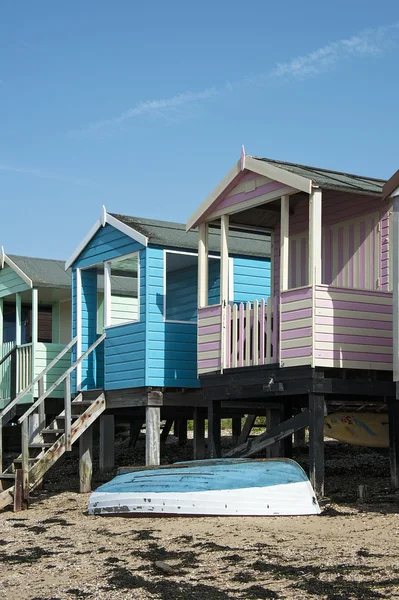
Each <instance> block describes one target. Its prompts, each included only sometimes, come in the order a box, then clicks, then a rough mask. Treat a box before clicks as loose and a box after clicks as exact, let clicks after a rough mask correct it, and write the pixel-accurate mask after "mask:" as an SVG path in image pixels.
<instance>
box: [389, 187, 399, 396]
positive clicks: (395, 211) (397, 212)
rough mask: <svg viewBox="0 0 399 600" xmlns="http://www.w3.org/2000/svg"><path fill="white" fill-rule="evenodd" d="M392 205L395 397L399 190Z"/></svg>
mask: <svg viewBox="0 0 399 600" xmlns="http://www.w3.org/2000/svg"><path fill="white" fill-rule="evenodd" d="M394 194H398V195H394V197H393V205H392V221H391V224H392V243H391V245H390V249H391V248H392V260H390V261H389V269H390V271H391V282H392V292H393V302H392V304H393V314H392V318H393V380H394V381H396V382H397V383H396V397H397V398H398V392H399V389H398V388H399V386H398V382H399V189H397V190H396V192H394Z"/></svg>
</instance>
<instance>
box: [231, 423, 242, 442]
mask: <svg viewBox="0 0 399 600" xmlns="http://www.w3.org/2000/svg"><path fill="white" fill-rule="evenodd" d="M231 434H232V438H233V439H232V442H233V444H237V442H238V440H239V437H240V435H241V417H233V418H232V419H231Z"/></svg>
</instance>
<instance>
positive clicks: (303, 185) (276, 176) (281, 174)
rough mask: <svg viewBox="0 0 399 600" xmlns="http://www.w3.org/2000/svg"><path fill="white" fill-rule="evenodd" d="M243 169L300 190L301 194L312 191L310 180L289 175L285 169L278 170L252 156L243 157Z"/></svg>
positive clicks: (276, 167) (278, 168)
mask: <svg viewBox="0 0 399 600" xmlns="http://www.w3.org/2000/svg"><path fill="white" fill-rule="evenodd" d="M245 168H246V169H248V170H249V171H253V172H254V173H259V174H260V175H263V176H264V177H269V179H273V180H275V181H280V182H281V183H284V184H285V185H289V186H291V187H293V188H295V189H297V190H300V191H301V192H306V193H307V194H310V193H311V191H312V180H311V179H308V178H307V177H302V175H296V174H295V173H291V172H290V171H286V170H285V169H280V167H278V166H275V165H271V164H270V163H267V162H265V161H262V160H258V159H256V158H253V157H252V156H246V157H245Z"/></svg>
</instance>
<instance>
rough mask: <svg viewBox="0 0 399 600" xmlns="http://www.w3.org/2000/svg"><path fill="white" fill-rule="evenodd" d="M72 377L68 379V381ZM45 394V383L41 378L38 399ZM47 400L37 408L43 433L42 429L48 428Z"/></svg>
mask: <svg viewBox="0 0 399 600" xmlns="http://www.w3.org/2000/svg"><path fill="white" fill-rule="evenodd" d="M69 377H70V376H68V377H67V379H68V378H69ZM65 384H66V380H65ZM43 394H44V381H43V377H41V378H40V379H39V381H38V382H37V397H38V398H41V397H42V396H43ZM45 402H46V400H43V402H42V403H41V404H39V406H38V407H37V411H38V417H39V422H38V427H39V431H41V430H42V429H44V428H45V427H46V404H45Z"/></svg>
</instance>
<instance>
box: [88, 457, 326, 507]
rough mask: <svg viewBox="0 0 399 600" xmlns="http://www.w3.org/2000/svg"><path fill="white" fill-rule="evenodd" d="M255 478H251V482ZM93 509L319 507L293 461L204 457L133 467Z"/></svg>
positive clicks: (98, 495)
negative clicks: (166, 465)
mask: <svg viewBox="0 0 399 600" xmlns="http://www.w3.org/2000/svg"><path fill="white" fill-rule="evenodd" d="M251 482H252V483H251ZM88 511H89V514H94V515H111V514H113V515H115V514H119V515H139V514H148V515H150V514H152V515H198V516H211V515H213V516H238V515H241V516H277V515H278V516H289V515H290V516H291V515H311V514H312V515H315V514H319V513H320V508H319V505H318V503H317V500H316V498H315V494H314V492H313V489H312V486H311V484H310V482H309V480H308V479H307V477H306V475H305V473H304V472H303V471H302V469H301V468H300V467H299V465H296V463H294V461H287V460H273V461H267V460H262V461H250V460H248V461H234V460H227V459H226V461H225V463H223V461H216V462H215V461H209V462H208V461H203V463H201V464H200V463H192V466H190V463H180V464H179V465H175V466H173V465H172V466H171V467H170V468H160V469H157V468H154V469H144V470H141V469H137V470H134V469H132V470H131V471H130V472H129V473H126V474H124V475H119V476H117V477H116V478H115V479H114V480H112V481H111V482H109V483H108V484H105V485H103V486H101V487H100V488H98V489H97V490H96V491H95V492H94V493H93V494H92V495H91V497H90V500H89V508H88Z"/></svg>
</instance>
